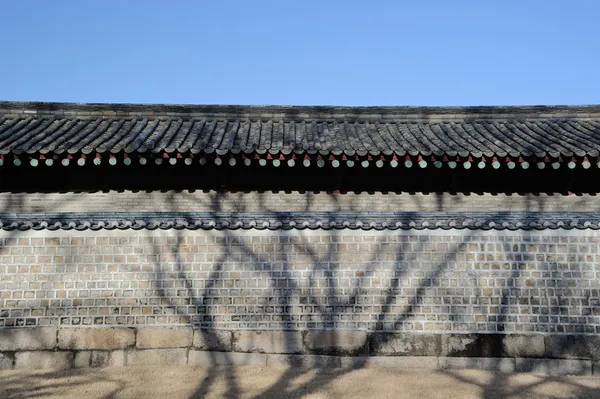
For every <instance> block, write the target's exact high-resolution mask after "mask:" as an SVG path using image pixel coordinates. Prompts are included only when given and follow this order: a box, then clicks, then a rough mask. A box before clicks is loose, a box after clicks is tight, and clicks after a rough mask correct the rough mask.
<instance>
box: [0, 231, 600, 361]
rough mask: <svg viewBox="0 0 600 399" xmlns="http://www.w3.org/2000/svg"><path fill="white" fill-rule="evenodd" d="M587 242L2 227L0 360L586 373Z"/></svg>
mask: <svg viewBox="0 0 600 399" xmlns="http://www.w3.org/2000/svg"><path fill="white" fill-rule="evenodd" d="M599 245H600V232H596V231H592V230H568V231H567V230H541V231H535V230H534V231H523V230H518V231H480V230H425V231H416V230H406V231H389V230H384V231H363V230H350V229H344V230H331V231H326V230H311V231H299V230H290V231H257V230H225V231H215V230H209V231H205V230H196V231H192V230H174V229H169V230H156V231H149V230H141V231H134V230H116V231H109V230H99V231H89V230H88V231H74V230H73V231H49V230H42V231H32V230H29V231H3V232H1V233H0V334H3V335H2V337H1V338H0V345H2V347H1V348H0V352H2V353H3V354H2V358H3V359H4V360H3V361H4V362H5V364H6V367H8V366H10V367H27V365H29V364H35V363H39V364H45V363H44V362H45V360H44V359H46V357H48V356H49V357H50V358H53V359H54V358H56V357H57V356H58V357H60V359H63V360H61V361H62V362H64V364H63V366H65V367H66V365H69V366H73V365H93V364H101V365H102V364H120V363H123V362H126V364H135V362H136V361H139V362H153V361H156V362H163V361H170V360H164V359H162V355H160V353H162V354H164V356H165V359H175V358H177V359H179V360H172V361H173V362H184V363H186V362H187V363H193V362H195V361H196V360H193V359H204V360H203V361H206V362H215V361H216V362H218V361H219V360H214V358H213V357H211V356H213V354H210V353H213V352H212V351H217V352H219V353H220V352H227V351H232V353H244V352H252V353H255V352H256V353H262V354H264V356H263V355H261V356H258V355H256V356H258V357H256V356H255V357H244V356H246V355H243V356H242V355H237V354H236V355H231V356H233V357H231V356H230V355H218V354H217V355H214V356H217V358H219V356H225V357H223V358H222V359H227V360H222V362H226V361H227V362H234V361H236V360H232V359H236V357H235V356H242V358H244V359H246V358H247V359H263V360H264V361H265V362H266V361H267V360H266V359H268V358H269V357H268V355H269V354H271V355H273V356H275V355H280V354H282V353H287V354H294V355H297V356H299V357H298V358H294V359H296V360H289V359H288V358H287V357H286V358H285V359H288V360H286V361H289V362H300V363H302V362H305V361H313V360H302V359H316V358H313V357H310V356H326V355H331V356H342V357H340V358H339V359H338V358H335V359H338V360H339V362H342V361H344V362H347V361H348V360H343V359H345V356H350V355H352V356H353V358H356V359H358V358H362V357H365V356H368V357H369V359H371V360H370V361H375V360H374V358H375V357H378V356H388V355H394V356H402V357H403V358H404V360H403V361H405V362H407V361H408V360H406V359H407V358H405V357H407V356H408V357H412V356H418V357H419V359H418V360H419V361H420V362H421V361H429V362H430V365H433V364H434V363H435V365H436V367H445V365H448V364H459V363H460V362H462V361H463V360H456V359H457V358H461V359H462V358H465V359H467V360H464V362H471V363H469V364H471V365H473V366H477V367H479V366H480V363H481V362H484V360H482V359H484V358H493V359H504V358H509V359H512V360H508V364H510V365H513V366H514V367H517V364H518V362H522V364H529V363H527V361H526V360H518V359H530V358H542V359H568V360H565V361H566V362H567V363H565V364H571V365H573V364H577V367H580V366H581V367H583V368H582V370H584V369H585V370H588V369H589V371H590V372H591V370H592V362H593V361H596V360H600V357H599V355H598V353H599V352H598V349H597V348H598V347H600V346H599V345H598V344H600V342H597V334H598V333H599V332H600V274H599V272H600V271H599V270H598V268H599V266H598V264H599V256H600V255H599V252H598V251H599V249H600V248H599ZM115 327H118V328H117V329H115ZM145 328H149V329H148V330H145ZM156 328H159V329H158V330H156ZM143 329H144V330H143ZM107 331H108V332H110V333H107ZM113 332H114V333H113ZM163 333H164V334H163ZM7 334H8V335H7ZM165 334H166V335H165ZM7 337H13V338H10V339H9V338H7ZM14 337H16V338H14ZM20 337H21V338H20ZM22 337H25V338H22ZM110 337H113V338H110ZM22 340H25V341H24V342H25V344H21V343H18V342H21V341H22ZM96 340H100V341H98V342H105V341H106V340H108V341H109V342H110V343H107V344H106V345H105V344H96V343H95V342H96ZM108 341H106V342H108ZM155 342H158V343H155ZM176 342H181V344H177V345H178V348H179V349H173V348H167V347H169V346H172V345H175V343H176ZM190 342H191V343H190ZM111 345H112V346H111ZM179 345H180V346H179ZM167 349H168V351H167ZM146 350H163V351H164V352H152V353H154V354H152V353H150V352H144V351H146ZM207 350H208V351H209V354H203V353H200V352H198V354H196V351H207ZM114 351H116V352H114ZM96 352H97V353H96ZM109 352H110V353H109ZM113 352H114V353H113ZM157 353H158V354H157ZM227 353H229V352H227ZM153 356H158V357H156V358H155V360H148V359H154V358H153ZM207 356H208V357H207ZM273 356H271V359H278V357H277V356H275V357H273ZM306 356H309V357H308V358H307V357H306ZM474 358H475V359H474ZM94 359H97V360H94ZM98 359H100V360H98ZM111 359H116V360H111ZM124 359H126V360H124ZM129 359H131V360H129ZM136 359H137V360H136ZM140 359H142V360H140ZM144 359H145V360H144ZM161 359H162V360H161ZM219 359H221V358H219ZM298 359H300V360H298ZM319 359H320V358H319ZM327 359H329V358H327ZM356 359H355V360H353V361H358V360H356ZM427 359H429V360H427ZM448 359H450V360H448ZM263 360H256V361H258V362H262V361H263ZM338 360H331V361H333V362H338ZM113 361H114V362H116V363H111V362H113ZM198 361H199V360H198ZM243 361H246V360H243ZM252 361H255V360H252ZM272 361H273V362H274V361H276V360H272ZM281 361H283V360H281ZM315 361H316V360H315ZM327 361H330V360H327ZM382 361H383V362H385V361H388V362H389V361H390V360H382ZM485 361H486V362H487V361H488V360H485ZM497 361H498V360H494V361H492V360H490V362H492V363H493V362H497ZM579 361H581V362H583V363H581V364H580V363H577V362H579ZM48 362H50V363H52V362H53V361H50V360H48ZM240 362H242V360H240ZM448 362H450V363H448ZM453 362H454V363H453ZM457 362H458V363H457ZM473 362H474V363H473ZM523 362H525V363H523ZM573 362H575V363H573ZM50 363H49V364H50ZM542 363H543V362H542ZM542 363H539V362H538V363H535V364H536V366H535V367H546V366H538V364H542ZM52 364H53V363H52ZM124 364H125V363H124ZM340 364H341V363H340ZM465 364H466V363H465ZM481 364H483V363H481ZM493 364H497V363H493ZM544 364H552V363H544ZM561 364H562V363H561ZM513 366H511V367H513ZM588 366H589V367H588ZM518 367H521V368H520V369H523V370H524V369H525V368H523V367H526V366H518ZM518 367H517V368H518ZM527 367H529V366H527ZM531 367H534V366H531ZM561 367H562V366H561ZM564 367H567V366H564ZM569 367H570V366H569ZM586 372H587V371H586Z"/></svg>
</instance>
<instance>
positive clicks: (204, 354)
mask: <svg viewBox="0 0 600 399" xmlns="http://www.w3.org/2000/svg"><path fill="white" fill-rule="evenodd" d="M188 364H192V365H195V366H204V367H210V366H265V365H266V364H267V355H265V354H262V353H239V352H211V351H196V350H191V351H190V354H189V360H188Z"/></svg>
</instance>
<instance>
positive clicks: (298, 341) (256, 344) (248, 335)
mask: <svg viewBox="0 0 600 399" xmlns="http://www.w3.org/2000/svg"><path fill="white" fill-rule="evenodd" d="M233 350H234V351H236V352H260V353H302V333H301V332H300V331H238V332H233Z"/></svg>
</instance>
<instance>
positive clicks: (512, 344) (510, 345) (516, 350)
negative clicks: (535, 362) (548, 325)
mask: <svg viewBox="0 0 600 399" xmlns="http://www.w3.org/2000/svg"><path fill="white" fill-rule="evenodd" d="M502 346H503V352H504V354H505V355H506V356H512V357H545V356H547V353H546V347H545V344H544V336H542V335H507V336H506V337H504V339H503V340H502Z"/></svg>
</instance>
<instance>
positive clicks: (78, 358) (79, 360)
mask: <svg viewBox="0 0 600 399" xmlns="http://www.w3.org/2000/svg"><path fill="white" fill-rule="evenodd" d="M91 359H92V352H91V351H81V352H75V357H74V358H73V367H74V368H76V369H79V368H86V367H90V363H91Z"/></svg>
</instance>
